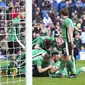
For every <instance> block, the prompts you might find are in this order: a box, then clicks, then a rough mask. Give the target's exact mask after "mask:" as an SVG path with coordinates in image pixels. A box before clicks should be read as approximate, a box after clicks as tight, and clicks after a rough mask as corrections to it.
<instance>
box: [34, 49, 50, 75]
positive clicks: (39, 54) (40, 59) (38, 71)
mask: <svg viewBox="0 0 85 85" xmlns="http://www.w3.org/2000/svg"><path fill="white" fill-rule="evenodd" d="M32 63H33V76H42V75H43V73H44V72H46V71H47V70H48V69H50V68H52V65H50V55H49V54H48V53H47V52H46V51H45V50H43V49H42V50H36V49H35V50H32Z"/></svg>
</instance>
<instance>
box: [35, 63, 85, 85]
mask: <svg viewBox="0 0 85 85" xmlns="http://www.w3.org/2000/svg"><path fill="white" fill-rule="evenodd" d="M76 66H77V67H81V66H85V61H77V62H76ZM33 85H85V73H80V74H79V75H77V78H49V77H37V78H36V77H33Z"/></svg>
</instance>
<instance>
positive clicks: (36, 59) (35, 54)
mask: <svg viewBox="0 0 85 85" xmlns="http://www.w3.org/2000/svg"><path fill="white" fill-rule="evenodd" d="M40 54H47V52H46V51H44V50H32V63H33V64H34V65H37V66H41V65H42V62H43V57H42V56H40Z"/></svg>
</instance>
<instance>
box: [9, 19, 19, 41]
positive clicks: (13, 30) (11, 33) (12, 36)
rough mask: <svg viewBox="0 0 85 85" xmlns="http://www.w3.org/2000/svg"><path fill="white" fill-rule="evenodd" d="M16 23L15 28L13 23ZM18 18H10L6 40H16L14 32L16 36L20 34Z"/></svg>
mask: <svg viewBox="0 0 85 85" xmlns="http://www.w3.org/2000/svg"><path fill="white" fill-rule="evenodd" d="M16 23H17V25H16V28H15V26H14V25H15V24H16ZM19 23H20V19H19V18H14V19H12V24H11V26H10V27H9V28H8V41H9V42H10V41H16V37H15V33H16V36H17V37H18V38H19V34H20V25H19Z"/></svg>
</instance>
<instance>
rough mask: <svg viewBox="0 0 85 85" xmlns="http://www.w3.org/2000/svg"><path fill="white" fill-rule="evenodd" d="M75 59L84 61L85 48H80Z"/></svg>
mask: <svg viewBox="0 0 85 85" xmlns="http://www.w3.org/2000/svg"><path fill="white" fill-rule="evenodd" d="M76 59H80V60H85V46H84V45H82V46H81V50H80V51H79V53H78V55H77V56H76Z"/></svg>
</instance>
